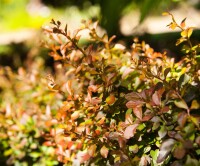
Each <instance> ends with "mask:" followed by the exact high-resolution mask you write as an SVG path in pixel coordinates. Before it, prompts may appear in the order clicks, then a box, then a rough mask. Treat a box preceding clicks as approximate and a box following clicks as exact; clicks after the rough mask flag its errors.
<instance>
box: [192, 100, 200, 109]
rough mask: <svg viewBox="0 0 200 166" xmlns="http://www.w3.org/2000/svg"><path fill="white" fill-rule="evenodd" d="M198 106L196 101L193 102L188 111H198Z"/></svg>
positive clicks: (199, 106)
mask: <svg viewBox="0 0 200 166" xmlns="http://www.w3.org/2000/svg"><path fill="white" fill-rule="evenodd" d="M199 108H200V104H199V102H198V101H197V100H193V101H192V104H191V107H190V109H199Z"/></svg>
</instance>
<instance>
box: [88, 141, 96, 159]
mask: <svg viewBox="0 0 200 166" xmlns="http://www.w3.org/2000/svg"><path fill="white" fill-rule="evenodd" d="M96 148H97V146H96V145H95V144H94V145H91V146H90V147H89V148H88V151H87V152H88V154H89V155H90V156H91V157H94V155H95V152H96Z"/></svg>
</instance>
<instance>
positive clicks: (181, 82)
mask: <svg viewBox="0 0 200 166" xmlns="http://www.w3.org/2000/svg"><path fill="white" fill-rule="evenodd" d="M189 81H190V76H189V75H188V74H182V75H181V76H180V78H179V80H178V85H179V87H182V86H184V85H185V84H187V83H188V82H189Z"/></svg>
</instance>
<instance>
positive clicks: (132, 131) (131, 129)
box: [124, 124, 138, 139]
mask: <svg viewBox="0 0 200 166" xmlns="http://www.w3.org/2000/svg"><path fill="white" fill-rule="evenodd" d="M137 127H138V124H133V125H130V126H128V127H127V128H126V129H125V131H124V138H126V139H130V138H131V137H133V136H134V134H135V132H136V129H137Z"/></svg>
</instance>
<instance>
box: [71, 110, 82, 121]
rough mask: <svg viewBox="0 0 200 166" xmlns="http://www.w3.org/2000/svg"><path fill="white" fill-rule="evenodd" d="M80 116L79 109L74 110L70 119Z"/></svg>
mask: <svg viewBox="0 0 200 166" xmlns="http://www.w3.org/2000/svg"><path fill="white" fill-rule="evenodd" d="M79 116H80V111H74V112H73V114H72V115H71V119H72V120H76V119H77V118H79Z"/></svg>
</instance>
